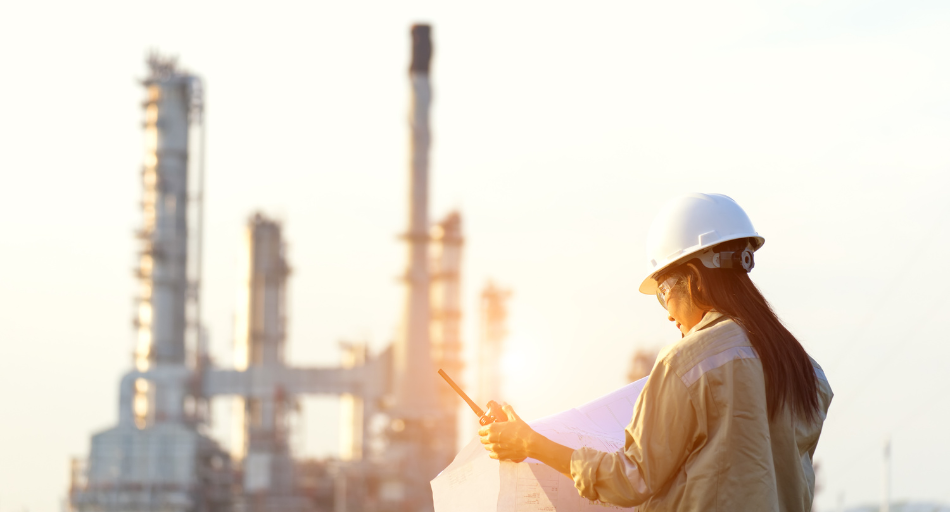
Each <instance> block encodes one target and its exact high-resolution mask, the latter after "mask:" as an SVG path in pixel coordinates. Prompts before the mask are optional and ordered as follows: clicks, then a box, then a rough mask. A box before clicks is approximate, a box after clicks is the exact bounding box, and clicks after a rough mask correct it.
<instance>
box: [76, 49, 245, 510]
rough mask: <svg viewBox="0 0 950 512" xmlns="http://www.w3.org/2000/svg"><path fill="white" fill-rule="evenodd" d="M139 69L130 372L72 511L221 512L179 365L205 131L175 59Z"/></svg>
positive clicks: (224, 501)
mask: <svg viewBox="0 0 950 512" xmlns="http://www.w3.org/2000/svg"><path fill="white" fill-rule="evenodd" d="M147 63H148V66H149V71H150V73H149V75H148V77H147V78H146V79H145V80H144V81H143V85H144V86H145V90H146V100H145V102H144V104H143V106H144V108H145V122H144V129H145V159H144V165H143V167H142V171H141V174H142V185H143V193H142V201H141V206H142V227H141V229H140V230H139V231H138V233H137V236H138V239H139V241H140V242H141V250H140V252H139V261H138V270H137V272H136V276H137V279H138V297H137V299H138V301H137V302H138V303H137V311H136V315H135V322H134V325H135V331H136V346H135V351H134V366H135V368H134V369H133V370H132V371H130V372H128V373H127V374H125V375H124V376H123V378H122V380H121V382H120V385H119V421H118V424H117V425H115V426H114V427H111V428H108V429H106V430H103V431H100V432H98V433H96V434H95V435H93V437H92V440H91V443H90V450H89V460H88V464H87V468H86V470H85V475H79V482H78V484H74V485H73V486H72V488H71V489H70V504H71V506H72V508H73V509H74V510H76V511H78V512H127V511H129V510H138V511H141V512H159V511H161V512H225V511H227V510H230V506H231V498H230V495H229V490H230V487H231V478H232V473H231V465H230V460H229V458H228V457H227V455H226V454H225V453H223V452H222V451H221V450H220V449H219V448H218V446H217V444H216V443H215V442H214V441H213V440H211V439H210V438H208V437H206V436H204V435H202V434H201V433H199V432H198V430H197V428H195V422H196V421H198V417H199V415H198V414H197V408H198V400H199V399H200V397H198V396H196V390H195V389H194V387H193V386H192V383H193V382H194V379H193V378H192V376H193V375H194V369H193V368H190V367H189V365H188V361H187V360H186V333H188V332H192V329H194V331H195V332H196V331H197V325H198V320H199V319H198V318H197V316H198V312H197V308H196V307H194V306H195V305H196V300H195V299H196V298H197V293H198V290H197V285H198V281H197V279H196V277H197V276H196V275H194V276H193V275H191V274H190V272H189V261H195V260H193V259H192V258H190V257H189V245H192V248H197V247H200V243H196V244H189V240H188V238H189V229H188V227H189V226H188V224H189V210H190V208H189V186H188V182H189V156H190V155H189V153H190V148H189V138H190V133H189V132H190V131H191V128H193V127H198V128H201V129H202V130H203V128H202V127H201V125H200V124H199V123H200V122H201V111H202V103H201V102H202V88H201V81H200V79H199V78H198V77H196V76H194V75H191V74H189V73H186V72H184V71H181V70H180V69H178V67H177V65H176V62H175V60H174V59H171V58H162V57H160V56H158V55H152V56H150V57H149V59H148V61H147ZM200 133H201V132H199V134H200ZM199 193H200V192H199ZM199 217H200V215H199ZM189 306H191V307H192V308H193V309H191V308H189ZM189 311H194V313H192V317H191V318H189ZM195 348H197V347H195ZM189 398H190V401H189ZM187 404H190V405H191V407H190V408H186V405H187ZM186 412H187V415H186Z"/></svg>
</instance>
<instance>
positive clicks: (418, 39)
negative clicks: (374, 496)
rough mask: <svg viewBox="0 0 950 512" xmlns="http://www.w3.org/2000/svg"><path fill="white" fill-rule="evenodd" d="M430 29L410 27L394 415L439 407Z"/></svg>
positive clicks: (431, 411) (429, 412)
mask: <svg viewBox="0 0 950 512" xmlns="http://www.w3.org/2000/svg"><path fill="white" fill-rule="evenodd" d="M430 33H431V28H430V27H429V26H428V25H414V26H413V27H412V63H411V64H410V66H409V80H410V83H411V85H412V97H411V103H410V111H409V127H410V132H411V147H410V156H409V184H410V185H409V230H408V232H407V233H406V235H405V236H406V240H407V241H408V242H409V255H408V256H409V257H408V269H407V270H406V284H407V297H406V311H405V317H404V322H405V323H404V325H403V332H402V335H401V336H400V339H399V340H398V344H397V347H396V352H395V354H394V355H395V359H394V365H395V368H394V369H395V375H394V376H395V388H396V389H395V391H396V407H397V410H398V413H397V414H398V415H399V416H401V417H404V418H407V419H408V418H422V417H426V416H431V415H433V414H434V413H435V411H436V410H437V402H436V393H435V384H436V381H435V376H436V373H435V371H436V369H435V368H434V366H433V364H432V347H431V343H430V338H429V320H430V303H429V293H430V292H429V283H430V276H429V268H428V259H429V142H430V136H429V104H430V102H431V99H432V90H431V87H430V85H429V62H430V60H431V58H432V40H431V39H430Z"/></svg>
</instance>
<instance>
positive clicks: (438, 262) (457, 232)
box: [431, 212, 465, 451]
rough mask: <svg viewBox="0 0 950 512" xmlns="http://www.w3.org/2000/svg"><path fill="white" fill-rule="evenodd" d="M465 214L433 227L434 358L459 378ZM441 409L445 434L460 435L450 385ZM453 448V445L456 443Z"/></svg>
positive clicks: (456, 402) (441, 395)
mask: <svg viewBox="0 0 950 512" xmlns="http://www.w3.org/2000/svg"><path fill="white" fill-rule="evenodd" d="M464 241H465V240H464V238H463V237H462V216H461V215H460V214H459V213H458V212H452V213H450V214H449V215H447V216H446V217H445V219H444V220H442V222H440V223H438V224H437V225H436V226H435V227H434V228H433V229H432V242H433V248H432V249H433V255H432V256H433V257H432V329H431V336H432V360H433V361H434V363H435V365H436V367H437V368H441V369H443V370H445V371H446V372H447V373H448V374H449V375H451V376H452V377H454V378H456V379H459V378H460V377H461V375H462V368H463V367H464V363H463V361H462V358H463V356H462V329H461V321H462V285H461V270H462V245H463V243H464ZM438 390H439V393H438V395H439V408H440V409H441V410H442V411H443V413H444V416H445V420H444V423H443V427H444V429H445V430H446V436H453V437H457V433H458V414H457V412H458V410H459V406H460V405H461V404H462V402H461V400H459V397H458V395H457V394H455V391H453V390H452V388H450V387H449V386H440V387H439V388H438ZM453 451H454V446H453Z"/></svg>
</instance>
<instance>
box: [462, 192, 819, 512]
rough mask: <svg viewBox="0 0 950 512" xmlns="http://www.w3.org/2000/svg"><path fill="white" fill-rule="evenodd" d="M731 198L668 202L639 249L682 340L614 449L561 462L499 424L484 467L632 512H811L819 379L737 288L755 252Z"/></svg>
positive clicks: (548, 447)
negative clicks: (538, 471)
mask: <svg viewBox="0 0 950 512" xmlns="http://www.w3.org/2000/svg"><path fill="white" fill-rule="evenodd" d="M763 243H765V239H764V238H762V237H760V236H759V235H758V233H756V232H755V229H754V228H753V227H752V223H751V221H750V220H749V217H748V216H747V215H746V213H745V212H744V211H743V210H742V208H740V207H739V205H738V204H736V202H735V201H733V200H732V199H730V198H729V197H726V196H723V195H719V194H689V195H686V196H683V197H679V198H677V199H675V200H673V201H672V202H671V203H669V204H668V205H667V206H666V207H665V208H664V209H663V210H661V212H660V213H659V215H658V216H657V218H656V220H654V223H653V226H652V227H651V229H650V234H649V237H648V239H647V248H648V251H647V253H648V259H649V263H650V270H649V274H648V275H647V277H646V278H645V279H644V280H643V283H642V284H641V285H640V291H641V292H642V293H645V294H653V293H655V294H656V297H657V299H659V301H660V304H661V305H662V306H663V307H664V308H665V309H666V310H667V317H668V319H669V320H670V321H671V322H675V323H676V327H677V328H678V329H679V331H680V333H681V334H682V339H681V340H680V341H678V342H677V343H675V344H673V345H672V346H670V347H667V348H666V349H664V350H663V351H662V352H661V353H660V354H659V356H658V357H657V361H656V363H655V365H654V367H653V371H652V372H651V373H650V378H649V379H648V380H647V383H646V385H645V386H644V388H643V391H642V393H641V394H640V397H639V399H638V400H637V403H636V406H635V407H634V411H633V419H632V420H631V422H630V424H629V425H628V426H627V428H626V441H625V445H624V449H623V450H620V451H618V452H616V453H604V452H599V451H596V450H593V449H590V448H581V449H578V450H573V449H571V448H568V447H566V446H562V445H559V444H557V443H555V442H553V441H551V440H549V439H547V438H545V437H543V436H540V435H539V434H537V433H536V432H534V431H533V430H531V428H530V427H529V426H528V425H527V424H526V423H525V422H523V421H522V420H521V419H520V418H519V417H518V415H517V413H515V411H514V410H513V409H512V408H511V406H508V405H506V406H505V407H504V409H503V410H504V411H505V413H506V414H507V416H508V421H505V422H499V423H493V424H490V425H487V426H485V427H482V428H481V429H480V430H479V436H481V441H482V443H483V444H484V445H485V449H486V450H488V451H489V452H490V456H491V457H492V458H494V459H500V460H512V461H518V462H520V461H522V460H524V459H525V458H526V457H532V458H534V459H537V460H539V461H541V462H543V463H545V464H547V465H549V466H551V467H552V468H554V469H556V470H558V471H559V472H561V473H562V474H564V475H566V476H568V477H569V478H571V479H573V480H574V485H575V487H576V488H577V490H578V492H579V493H580V494H581V496H583V497H586V498H589V499H591V500H599V501H602V502H606V503H611V504H615V505H620V506H624V507H630V506H637V505H639V506H640V510H641V511H651V510H699V511H710V510H720V511H736V510H750V511H771V510H775V511H802V512H807V511H809V510H811V504H812V499H813V497H814V489H815V473H814V470H813V466H812V457H813V455H814V453H815V447H816V446H817V444H818V436H819V435H820V433H821V427H822V423H823V422H824V419H825V415H826V414H827V412H828V406H829V404H830V403H831V398H832V392H831V387H830V386H829V385H828V381H827V379H826V378H825V376H824V373H823V372H822V370H821V367H819V366H818V364H817V363H816V362H815V361H814V360H812V359H811V358H810V357H809V356H808V354H807V353H806V352H805V350H804V349H803V348H802V346H801V344H800V343H799V342H798V340H796V339H795V337H794V336H793V335H792V334H791V333H790V332H789V331H788V329H786V328H785V326H784V325H782V323H781V321H779V319H778V317H776V315H775V313H774V312H773V311H772V309H771V307H770V306H769V303H768V302H767V301H766V300H765V298H764V297H763V296H762V294H761V293H760V292H759V290H758V289H757V288H756V287H755V285H754V284H753V283H752V281H751V280H750V279H749V275H748V272H749V271H750V270H752V267H753V266H754V265H755V263H754V256H753V253H754V252H755V251H756V250H758V249H759V248H760V247H762V244H763Z"/></svg>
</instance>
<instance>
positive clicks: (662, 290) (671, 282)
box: [656, 276, 679, 309]
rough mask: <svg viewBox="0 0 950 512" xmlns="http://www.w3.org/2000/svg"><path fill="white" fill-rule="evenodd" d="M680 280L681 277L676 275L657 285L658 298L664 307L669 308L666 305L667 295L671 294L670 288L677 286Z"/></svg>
mask: <svg viewBox="0 0 950 512" xmlns="http://www.w3.org/2000/svg"><path fill="white" fill-rule="evenodd" d="M678 281H679V278H678V277H676V276H673V277H668V278H666V279H664V280H663V282H662V283H660V285H659V286H657V287H656V300H658V301H660V305H661V306H663V309H669V308H667V307H666V297H667V295H669V293H670V290H672V289H673V287H674V286H676V283H677V282H678Z"/></svg>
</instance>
